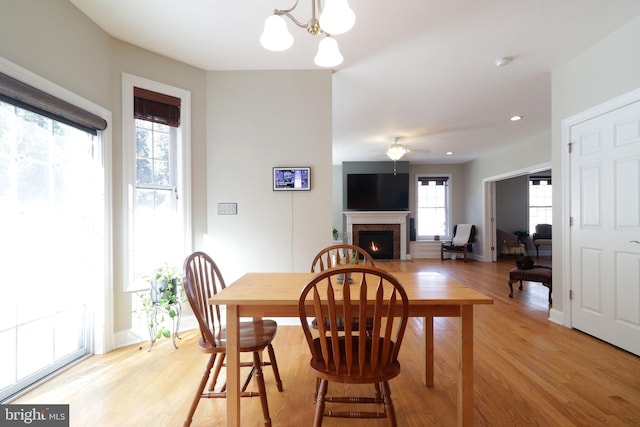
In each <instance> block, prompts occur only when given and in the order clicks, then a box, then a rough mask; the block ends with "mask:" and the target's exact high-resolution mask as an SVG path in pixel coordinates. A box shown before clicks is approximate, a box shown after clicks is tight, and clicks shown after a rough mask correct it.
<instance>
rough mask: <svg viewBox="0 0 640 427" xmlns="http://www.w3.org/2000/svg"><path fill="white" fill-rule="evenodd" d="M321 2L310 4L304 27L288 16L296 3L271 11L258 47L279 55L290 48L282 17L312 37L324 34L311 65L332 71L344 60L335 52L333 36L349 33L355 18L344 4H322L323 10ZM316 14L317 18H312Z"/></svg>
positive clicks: (342, 0) (338, 0)
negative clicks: (318, 14) (331, 69)
mask: <svg viewBox="0 0 640 427" xmlns="http://www.w3.org/2000/svg"><path fill="white" fill-rule="evenodd" d="M320 2H321V0H311V19H309V21H308V22H307V23H306V24H305V23H304V22H301V21H299V20H297V19H296V18H294V16H293V15H292V14H291V13H292V12H293V10H294V9H295V8H296V7H297V6H298V0H296V2H295V4H294V5H293V6H291V8H289V9H275V10H274V11H273V15H271V16H270V17H268V18H267V19H266V20H265V21H264V31H263V33H262V35H261V36H260V44H261V45H262V47H264V48H265V49H267V50H271V51H276V52H279V51H283V50H287V49H289V48H290V47H291V45H293V36H292V35H291V33H289V30H288V29H287V21H286V20H285V19H284V18H283V17H284V16H286V17H287V18H289V19H290V20H291V22H293V23H294V24H295V25H297V26H298V27H300V28H306V30H307V31H308V32H309V34H311V35H312V36H315V35H318V34H324V35H325V37H324V38H323V39H322V40H320V43H319V44H318V52H317V53H316V56H315V58H314V59H313V62H314V63H315V64H316V65H317V66H319V67H335V66H337V65H340V64H342V61H343V60H344V58H343V57H342V54H341V53H340V49H338V42H337V41H336V39H334V38H333V36H334V35H337V34H343V33H346V32H347V31H349V30H350V29H351V28H352V27H353V24H355V22H356V15H355V13H353V10H351V8H350V7H349V3H348V1H347V0H324V8H321V7H320ZM316 11H317V12H320V16H319V17H316Z"/></svg>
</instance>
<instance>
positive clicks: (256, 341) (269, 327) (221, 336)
mask: <svg viewBox="0 0 640 427" xmlns="http://www.w3.org/2000/svg"><path fill="white" fill-rule="evenodd" d="M277 329H278V324H277V323H276V322H275V321H273V320H269V319H258V320H253V321H246V322H240V329H239V330H240V352H250V351H259V350H262V349H263V348H265V347H266V346H267V345H269V344H270V343H271V341H273V338H274V337H275V334H276V331H277ZM214 338H215V343H214V344H215V346H212V345H210V344H209V343H206V342H203V340H202V338H201V339H200V340H199V341H198V345H199V346H200V349H201V350H202V351H204V352H207V353H220V352H224V351H226V348H227V328H221V329H220V331H219V332H218V333H217V334H215V335H214Z"/></svg>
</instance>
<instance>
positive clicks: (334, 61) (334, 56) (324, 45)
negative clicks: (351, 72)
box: [313, 36, 344, 68]
mask: <svg viewBox="0 0 640 427" xmlns="http://www.w3.org/2000/svg"><path fill="white" fill-rule="evenodd" d="M343 60H344V58H343V56H342V54H341V53H340V49H338V42H337V41H336V39H334V38H333V37H329V36H327V37H325V38H323V39H322V40H320V43H318V53H317V54H316V57H315V58H314V59H313V62H314V63H315V64H316V65H317V66H318V67H325V68H330V67H335V66H338V65H340V64H342V61H343Z"/></svg>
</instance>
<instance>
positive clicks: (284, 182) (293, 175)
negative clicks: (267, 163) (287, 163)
mask: <svg viewBox="0 0 640 427" xmlns="http://www.w3.org/2000/svg"><path fill="white" fill-rule="evenodd" d="M273 190H274V191H287V190H291V191H296V190H302V191H305V190H306V191H308V190H311V168H309V167H286V168H283V167H275V168H273Z"/></svg>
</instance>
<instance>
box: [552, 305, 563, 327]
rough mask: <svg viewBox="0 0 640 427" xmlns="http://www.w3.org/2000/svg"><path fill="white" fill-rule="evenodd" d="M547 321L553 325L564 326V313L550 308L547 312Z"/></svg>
mask: <svg viewBox="0 0 640 427" xmlns="http://www.w3.org/2000/svg"><path fill="white" fill-rule="evenodd" d="M549 320H550V321H551V322H553V323H557V324H558V325H562V326H564V312H563V311H562V310H556V309H555V308H552V309H551V310H549Z"/></svg>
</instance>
